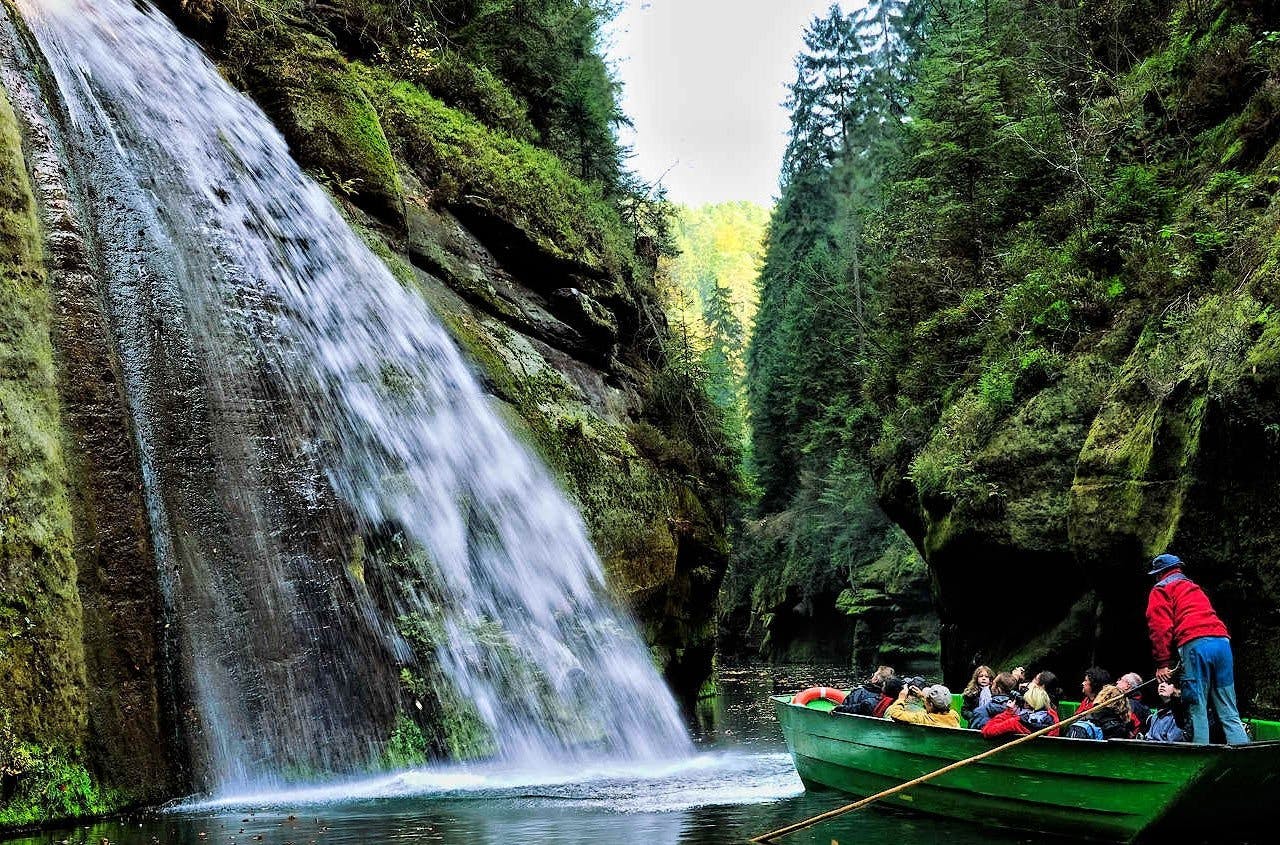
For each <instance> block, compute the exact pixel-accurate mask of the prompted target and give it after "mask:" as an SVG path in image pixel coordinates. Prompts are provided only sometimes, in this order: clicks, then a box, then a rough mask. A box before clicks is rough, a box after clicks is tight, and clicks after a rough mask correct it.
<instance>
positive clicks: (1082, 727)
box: [1066, 719, 1105, 740]
mask: <svg viewBox="0 0 1280 845" xmlns="http://www.w3.org/2000/svg"><path fill="white" fill-rule="evenodd" d="M1066 735H1067V736H1069V737H1071V738H1072V739H1098V740H1101V739H1104V738H1105V737H1103V735H1102V728H1100V727H1098V726H1097V725H1095V724H1094V723H1093V722H1090V721H1087V720H1084V719H1081V720H1080V721H1079V722H1075V723H1073V724H1072V725H1071V726H1070V727H1068V728H1067V734H1066Z"/></svg>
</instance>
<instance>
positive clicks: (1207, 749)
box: [769, 695, 1280, 756]
mask: <svg viewBox="0 0 1280 845" xmlns="http://www.w3.org/2000/svg"><path fill="white" fill-rule="evenodd" d="M769 698H770V699H771V700H772V701H774V702H775V703H776V704H779V705H786V706H789V707H794V708H796V709H797V710H803V711H805V712H806V713H820V714H822V715H823V716H828V717H832V716H842V717H846V718H850V719H859V720H866V721H868V722H872V723H875V724H877V725H893V726H894V727H895V728H898V729H910V728H920V729H924V730H943V731H963V732H964V733H963V736H970V737H971V736H982V732H981V731H979V730H977V729H975V728H964V727H960V728H946V727H941V726H939V725H917V724H914V723H911V722H898V721H895V720H893V719H886V718H884V717H882V716H867V715H864V714H861V713H833V712H831V711H824V710H817V709H814V708H812V707H805V706H804V705H802V704H793V703H792V702H791V696H789V695H772V696H769ZM823 738H824V739H836V738H835V737H823ZM1013 739H1017V737H1016V736H1011V737H1010V740H1013ZM1040 739H1045V740H1052V741H1054V742H1069V743H1085V744H1087V745H1089V746H1093V747H1103V748H1105V747H1111V748H1120V749H1129V750H1134V749H1141V750H1143V751H1147V750H1154V749H1157V748H1158V749H1162V750H1161V751H1158V752H1156V753H1160V754H1164V753H1169V752H1171V751H1172V752H1179V753H1188V752H1190V753H1199V754H1205V755H1212V756H1218V755H1220V754H1221V753H1222V752H1224V751H1231V752H1236V753H1240V752H1245V753H1247V752H1250V751H1261V750H1269V749H1275V748H1280V739H1264V740H1255V741H1251V742H1249V743H1248V744H1246V745H1225V744H1204V743H1196V742H1153V741H1151V740H1145V739H1106V740H1096V739H1085V738H1083V737H1071V736H1042V737H1040ZM997 745H998V743H994V742H993V743H992V744H991V746H990V747H992V748H995V747H997Z"/></svg>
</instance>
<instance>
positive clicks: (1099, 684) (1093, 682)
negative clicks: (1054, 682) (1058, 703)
mask: <svg viewBox="0 0 1280 845" xmlns="http://www.w3.org/2000/svg"><path fill="white" fill-rule="evenodd" d="M1109 683H1111V673H1110V672H1108V671H1107V670H1106V669H1103V668H1101V667H1098V666H1090V667H1089V668H1088V669H1086V670H1085V671H1084V680H1083V681H1081V682H1080V706H1079V707H1077V708H1076V712H1077V713H1083V712H1084V711H1086V710H1088V709H1089V708H1090V707H1092V706H1093V702H1094V700H1095V699H1096V698H1097V697H1098V691H1099V690H1101V689H1102V688H1103V687H1105V686H1106V685H1107V684H1109Z"/></svg>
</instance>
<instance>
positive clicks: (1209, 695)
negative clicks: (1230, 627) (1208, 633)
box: [1178, 637, 1249, 745]
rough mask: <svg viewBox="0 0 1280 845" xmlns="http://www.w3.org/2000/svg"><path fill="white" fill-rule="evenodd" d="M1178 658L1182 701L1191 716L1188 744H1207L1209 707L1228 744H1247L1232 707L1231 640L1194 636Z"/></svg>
mask: <svg viewBox="0 0 1280 845" xmlns="http://www.w3.org/2000/svg"><path fill="white" fill-rule="evenodd" d="M1178 656H1179V657H1181V658H1182V700H1183V701H1185V702H1186V704H1187V710H1188V712H1189V714H1190V716H1191V741H1192V742H1196V743H1199V744H1200V745H1207V744H1208V743H1209V708H1210V707H1212V708H1213V710H1214V712H1215V713H1217V714H1218V721H1220V722H1222V730H1223V731H1224V732H1225V733H1226V735H1227V742H1228V743H1229V744H1230V745H1244V744H1245V743H1247V742H1248V741H1249V735H1248V734H1247V733H1245V730H1244V723H1243V722H1241V721H1240V711H1239V710H1238V709H1237V708H1236V678H1235V665H1234V662H1233V660H1232V657H1231V640H1229V639H1227V638H1226V637H1196V638H1195V639H1194V640H1192V641H1191V642H1189V643H1187V644H1186V645H1184V646H1182V647H1180V648H1179V649H1178Z"/></svg>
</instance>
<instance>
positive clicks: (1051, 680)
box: [1024, 669, 1062, 712]
mask: <svg viewBox="0 0 1280 845" xmlns="http://www.w3.org/2000/svg"><path fill="white" fill-rule="evenodd" d="M1031 687H1039V688H1040V689H1042V690H1044V691H1045V693H1046V694H1047V695H1048V696H1049V703H1050V704H1051V705H1052V706H1053V709H1054V711H1055V712H1057V710H1058V702H1060V701H1062V684H1061V683H1059V681H1058V676H1057V675H1055V674H1053V673H1052V672H1050V671H1049V670H1048V669H1043V670H1041V671H1039V672H1037V673H1036V675H1035V677H1034V678H1032V679H1031V681H1030V682H1029V683H1028V684H1027V689H1030V688H1031ZM1024 694H1025V690H1024Z"/></svg>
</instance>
